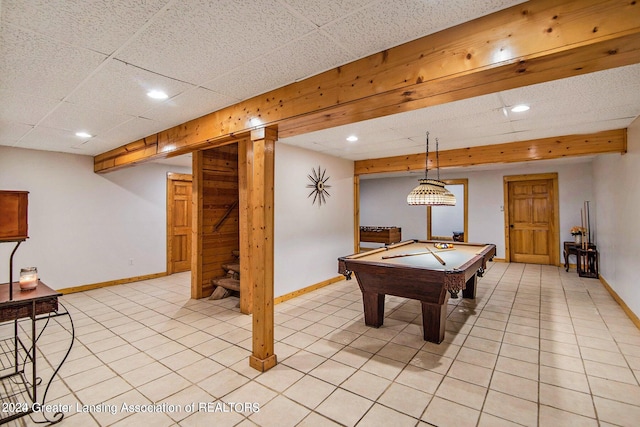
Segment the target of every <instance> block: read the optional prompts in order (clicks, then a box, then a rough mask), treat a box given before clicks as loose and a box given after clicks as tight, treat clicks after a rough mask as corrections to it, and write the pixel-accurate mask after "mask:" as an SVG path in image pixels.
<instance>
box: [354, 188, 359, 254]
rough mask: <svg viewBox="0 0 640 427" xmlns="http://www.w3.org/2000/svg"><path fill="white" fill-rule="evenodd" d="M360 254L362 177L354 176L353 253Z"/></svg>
mask: <svg viewBox="0 0 640 427" xmlns="http://www.w3.org/2000/svg"><path fill="white" fill-rule="evenodd" d="M358 252H360V175H353V253H354V254H355V253H358Z"/></svg>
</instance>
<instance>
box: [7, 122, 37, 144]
mask: <svg viewBox="0 0 640 427" xmlns="http://www.w3.org/2000/svg"><path fill="white" fill-rule="evenodd" d="M32 129H33V126H30V125H28V124H24V123H17V122H11V121H6V120H0V139H3V140H8V141H11V145H13V143H15V142H17V141H18V140H19V139H20V138H22V137H23V136H24V135H26V134H27V133H28V132H29V131H30V130H32Z"/></svg>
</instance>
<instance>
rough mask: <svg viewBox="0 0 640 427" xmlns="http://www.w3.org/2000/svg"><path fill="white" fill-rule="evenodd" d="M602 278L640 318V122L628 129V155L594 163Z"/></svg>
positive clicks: (601, 159) (611, 156) (609, 157)
mask: <svg viewBox="0 0 640 427" xmlns="http://www.w3.org/2000/svg"><path fill="white" fill-rule="evenodd" d="M594 194H595V200H596V215H597V216H596V219H597V227H598V228H597V232H598V250H599V252H600V274H601V275H602V277H603V278H604V279H605V280H606V281H607V283H608V284H609V285H610V286H611V287H612V288H613V290H614V291H615V292H616V293H617V294H618V295H619V296H620V298H622V300H623V301H624V302H625V303H626V304H627V306H629V308H630V309H631V310H632V311H633V312H634V313H635V314H636V315H637V316H639V317H640V290H639V287H638V286H639V280H638V270H637V267H638V256H639V255H640V219H639V216H640V119H636V120H635V121H634V122H633V123H632V124H631V126H629V128H628V140H627V154H625V155H622V156H621V155H613V154H612V155H607V156H602V157H598V158H597V159H596V160H595V161H594Z"/></svg>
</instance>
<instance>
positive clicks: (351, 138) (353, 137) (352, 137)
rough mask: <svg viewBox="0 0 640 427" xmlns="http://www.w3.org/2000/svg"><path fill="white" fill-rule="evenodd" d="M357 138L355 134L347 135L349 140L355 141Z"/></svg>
mask: <svg viewBox="0 0 640 427" xmlns="http://www.w3.org/2000/svg"><path fill="white" fill-rule="evenodd" d="M357 140H358V137H357V136H355V135H351V136H348V137H347V141H349V142H356V141H357Z"/></svg>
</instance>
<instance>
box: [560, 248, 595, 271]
mask: <svg viewBox="0 0 640 427" xmlns="http://www.w3.org/2000/svg"><path fill="white" fill-rule="evenodd" d="M581 248H582V244H581V243H576V242H564V252H563V255H564V269H565V271H569V257H570V256H571V255H575V256H576V263H577V262H578V249H581ZM587 249H593V250H596V245H594V244H593V243H589V245H588V247H587Z"/></svg>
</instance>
